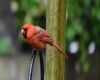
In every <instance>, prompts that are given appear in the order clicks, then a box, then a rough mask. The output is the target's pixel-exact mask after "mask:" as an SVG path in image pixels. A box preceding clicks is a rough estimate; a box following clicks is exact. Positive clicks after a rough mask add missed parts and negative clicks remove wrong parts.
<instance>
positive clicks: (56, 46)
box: [53, 43, 68, 59]
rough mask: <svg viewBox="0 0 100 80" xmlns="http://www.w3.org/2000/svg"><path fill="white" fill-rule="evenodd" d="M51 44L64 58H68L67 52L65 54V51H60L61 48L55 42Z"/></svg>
mask: <svg viewBox="0 0 100 80" xmlns="http://www.w3.org/2000/svg"><path fill="white" fill-rule="evenodd" d="M53 46H54V47H55V48H57V50H58V51H59V52H60V53H61V54H62V55H64V56H65V58H66V59H68V56H67V54H65V53H64V52H63V51H62V49H61V48H60V47H59V46H58V45H57V44H56V43H53Z"/></svg>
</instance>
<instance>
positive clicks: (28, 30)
mask: <svg viewBox="0 0 100 80" xmlns="http://www.w3.org/2000/svg"><path fill="white" fill-rule="evenodd" d="M33 27H34V26H33V25H32V24H29V23H28V24H25V25H24V26H23V27H22V30H21V34H22V35H23V37H24V38H27V34H29V35H30V34H31V33H32V32H33Z"/></svg>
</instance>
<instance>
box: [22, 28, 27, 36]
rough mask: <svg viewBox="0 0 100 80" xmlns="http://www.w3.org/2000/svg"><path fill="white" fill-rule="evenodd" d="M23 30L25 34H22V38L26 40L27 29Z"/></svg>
mask: <svg viewBox="0 0 100 80" xmlns="http://www.w3.org/2000/svg"><path fill="white" fill-rule="evenodd" d="M23 30H24V31H25V34H23V37H24V38H27V29H24V28H23Z"/></svg>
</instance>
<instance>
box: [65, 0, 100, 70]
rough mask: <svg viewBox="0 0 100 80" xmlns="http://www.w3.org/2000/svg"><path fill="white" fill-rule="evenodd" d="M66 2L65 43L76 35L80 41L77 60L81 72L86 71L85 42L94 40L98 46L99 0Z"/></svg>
mask: <svg viewBox="0 0 100 80" xmlns="http://www.w3.org/2000/svg"><path fill="white" fill-rule="evenodd" d="M66 2H67V8H66V9H67V16H68V19H67V25H66V39H67V40H66V41H67V44H68V43H69V42H70V41H72V40H73V39H75V37H76V35H78V36H79V37H78V38H79V39H78V41H79V42H80V51H79V54H80V55H79V61H80V65H81V66H82V70H83V72H88V70H89V67H90V65H89V61H88V52H87V49H86V47H87V43H88V42H89V41H95V43H96V45H98V46H100V38H99V34H100V0H75V1H74V0H66Z"/></svg>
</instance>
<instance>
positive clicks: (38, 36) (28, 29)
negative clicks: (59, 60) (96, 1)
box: [21, 24, 68, 59]
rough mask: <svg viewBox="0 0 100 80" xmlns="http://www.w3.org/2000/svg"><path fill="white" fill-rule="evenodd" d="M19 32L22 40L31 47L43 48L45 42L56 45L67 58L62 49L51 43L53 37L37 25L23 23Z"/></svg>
mask: <svg viewBox="0 0 100 80" xmlns="http://www.w3.org/2000/svg"><path fill="white" fill-rule="evenodd" d="M21 34H22V35H23V36H24V41H25V42H27V43H29V44H30V45H31V46H32V47H34V48H37V49H43V48H45V46H46V44H49V45H51V46H54V47H56V48H57V49H58V50H59V51H60V52H61V53H62V54H63V55H64V56H65V57H66V58H67V59H68V56H67V55H66V54H65V53H64V52H63V51H62V49H61V48H60V47H59V46H58V45H57V44H56V43H53V39H52V37H51V36H50V35H49V33H48V32H47V31H46V30H44V29H42V28H40V27H39V26H34V25H32V24H25V25H24V26H23V28H22V30H21Z"/></svg>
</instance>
